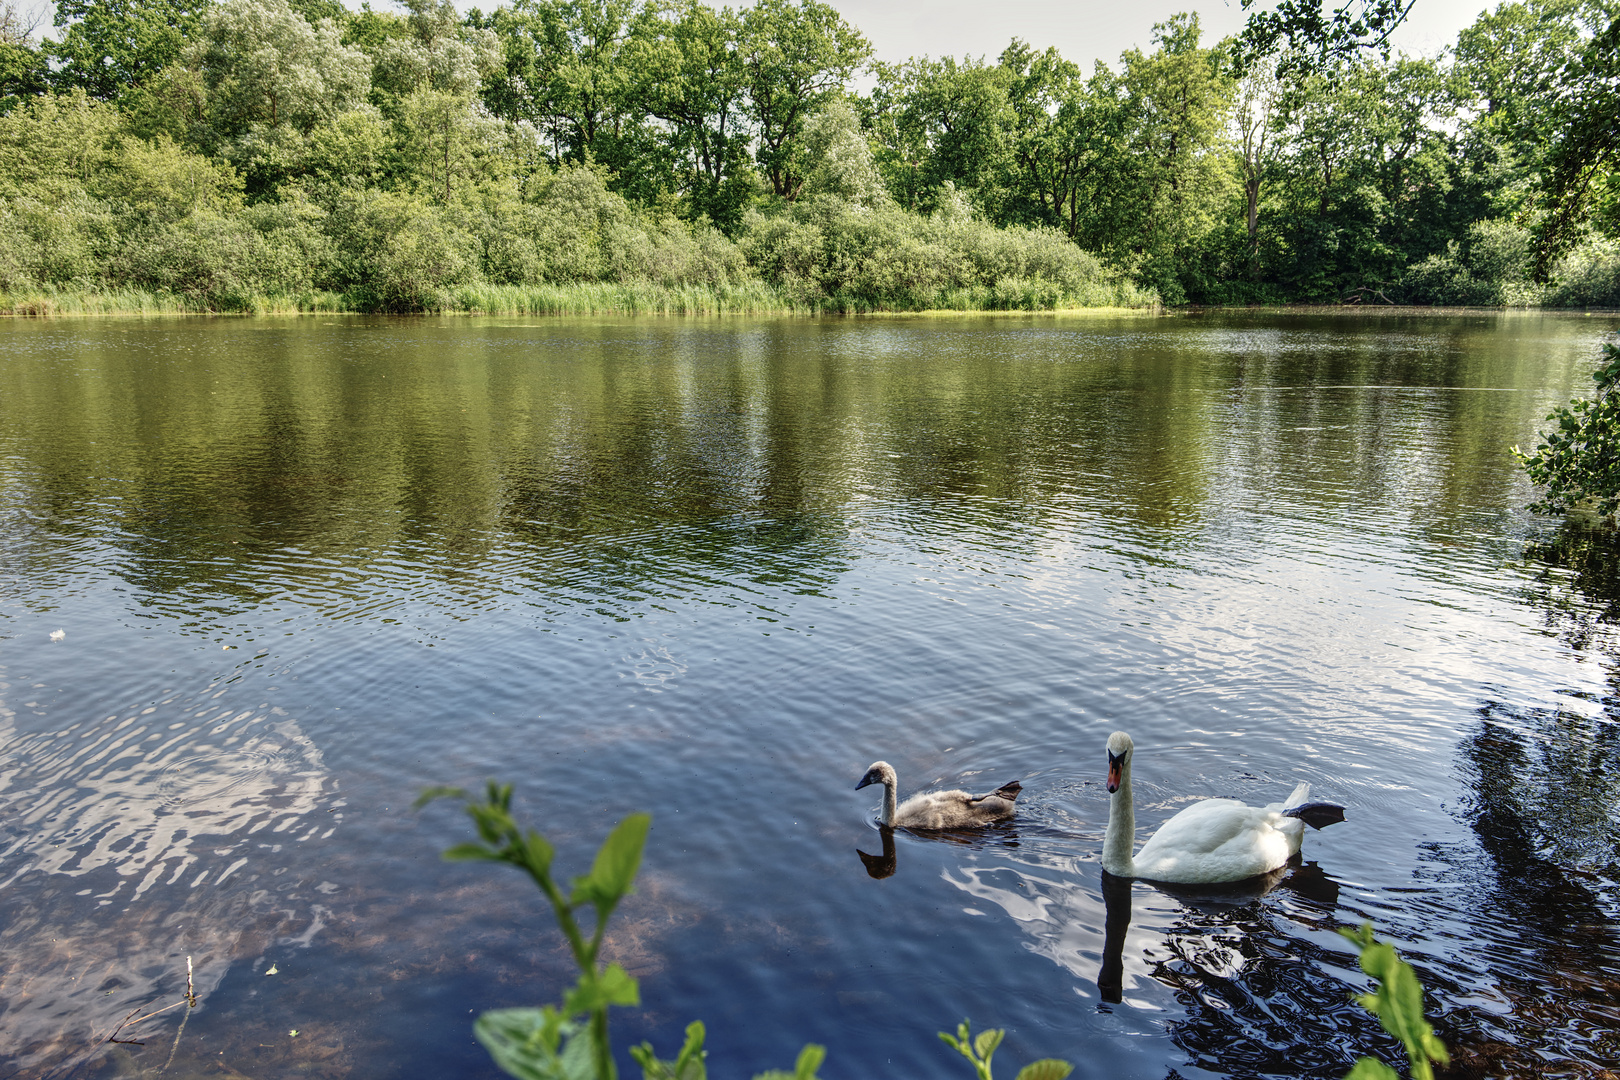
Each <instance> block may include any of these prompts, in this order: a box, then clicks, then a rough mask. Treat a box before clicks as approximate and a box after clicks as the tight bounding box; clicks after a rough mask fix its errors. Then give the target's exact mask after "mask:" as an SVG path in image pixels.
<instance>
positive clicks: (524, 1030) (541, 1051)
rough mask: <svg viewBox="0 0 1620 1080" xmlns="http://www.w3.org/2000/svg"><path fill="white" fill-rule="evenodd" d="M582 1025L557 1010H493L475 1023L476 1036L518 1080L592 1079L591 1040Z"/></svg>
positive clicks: (496, 1060)
mask: <svg viewBox="0 0 1620 1080" xmlns="http://www.w3.org/2000/svg"><path fill="white" fill-rule="evenodd" d="M584 1032H585V1029H584V1026H583V1025H580V1024H574V1023H570V1022H568V1021H566V1020H564V1019H563V1018H562V1015H561V1014H560V1013H558V1012H557V1011H556V1010H555V1009H552V1008H550V1007H549V1006H548V1007H546V1008H540V1009H492V1010H490V1011H489V1012H486V1013H484V1014H483V1015H482V1016H480V1017H479V1018H478V1019H477V1021H476V1022H475V1023H474V1024H473V1035H474V1037H476V1038H477V1039H478V1041H479V1042H480V1043H482V1044H483V1046H484V1049H485V1050H488V1051H489V1056H490V1057H492V1058H494V1059H495V1064H497V1065H499V1066H500V1067H501V1068H502V1069H503V1070H504V1071H505V1072H507V1073H508V1074H510V1075H512V1076H515V1077H517V1078H518V1080H593V1077H594V1072H595V1071H594V1069H593V1068H592V1065H591V1042H590V1039H589V1037H587V1036H586V1035H585V1033H584Z"/></svg>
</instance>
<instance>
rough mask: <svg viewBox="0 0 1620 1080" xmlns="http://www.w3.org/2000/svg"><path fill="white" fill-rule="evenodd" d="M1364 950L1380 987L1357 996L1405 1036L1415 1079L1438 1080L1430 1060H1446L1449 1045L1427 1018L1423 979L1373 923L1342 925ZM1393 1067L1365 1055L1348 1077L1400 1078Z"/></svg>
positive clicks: (1395, 1032)
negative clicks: (1351, 927)
mask: <svg viewBox="0 0 1620 1080" xmlns="http://www.w3.org/2000/svg"><path fill="white" fill-rule="evenodd" d="M1339 933H1341V934H1343V935H1344V936H1345V937H1346V938H1348V939H1349V941H1350V943H1351V944H1353V945H1355V947H1356V948H1357V950H1359V951H1360V953H1361V970H1362V971H1365V972H1366V973H1367V974H1368V975H1371V976H1372V977H1373V978H1374V979H1377V980H1378V989H1377V990H1375V991H1374V992H1373V993H1371V994H1357V995H1356V996H1355V1000H1356V1001H1357V1003H1359V1004H1360V1005H1361V1006H1362V1007H1363V1008H1365V1009H1367V1010H1368V1011H1369V1012H1371V1013H1372V1014H1373V1015H1374V1016H1376V1017H1378V1022H1379V1023H1381V1024H1383V1025H1384V1030H1385V1031H1387V1032H1389V1033H1390V1034H1391V1035H1393V1036H1395V1037H1396V1038H1397V1039H1399V1040H1401V1045H1402V1046H1404V1047H1406V1057H1407V1060H1408V1062H1410V1065H1411V1072H1412V1080H1434V1069H1433V1067H1432V1066H1431V1065H1430V1064H1429V1063H1430V1062H1431V1061H1438V1062H1439V1063H1440V1064H1442V1065H1445V1064H1447V1063H1449V1062H1450V1061H1451V1056H1450V1055H1449V1054H1447V1053H1446V1044H1445V1043H1443V1042H1441V1041H1440V1039H1439V1038H1438V1037H1437V1036H1436V1035H1435V1033H1434V1028H1432V1027H1430V1026H1429V1022H1428V1021H1427V1020H1425V1019H1424V1018H1423V984H1422V983H1420V982H1418V977H1417V972H1416V971H1413V970H1412V965H1411V964H1408V963H1407V962H1406V961H1405V960H1402V959H1401V958H1400V957H1399V956H1398V955H1396V953H1395V946H1393V945H1391V944H1389V943H1388V942H1386V941H1379V940H1377V939H1376V938H1374V937H1373V929H1372V924H1371V923H1362V924H1361V928H1360V929H1359V930H1345V929H1342V928H1341V929H1340V930H1339ZM1399 1075H1400V1074H1398V1073H1397V1072H1396V1071H1395V1070H1394V1069H1392V1068H1390V1067H1389V1066H1388V1065H1385V1064H1384V1063H1383V1062H1382V1061H1379V1060H1378V1059H1376V1058H1370V1057H1363V1058H1359V1059H1357V1061H1356V1064H1355V1067H1354V1068H1352V1069H1351V1070H1350V1072H1349V1073H1348V1074H1347V1075H1346V1076H1345V1078H1344V1080H1399Z"/></svg>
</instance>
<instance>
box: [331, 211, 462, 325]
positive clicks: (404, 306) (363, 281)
mask: <svg viewBox="0 0 1620 1080" xmlns="http://www.w3.org/2000/svg"><path fill="white" fill-rule="evenodd" d="M329 222H330V224H329V231H330V235H331V237H332V242H333V246H334V248H335V249H336V250H337V252H338V253H339V254H338V256H337V258H336V259H335V267H334V274H333V284H334V286H335V287H336V288H337V289H339V290H340V291H344V292H347V293H349V294H350V295H352V296H353V297H354V298H355V300H356V302H357V304H358V306H360V307H362V308H369V309H381V310H386V311H421V310H424V309H431V308H442V307H445V306H446V305H445V304H444V303H443V297H444V295H445V292H446V290H448V289H450V288H452V287H454V286H456V285H461V284H463V283H467V282H472V281H476V280H478V278H479V273H478V262H479V251H478V243H477V241H476V239H475V238H474V237H473V236H471V235H470V234H469V233H467V232H466V231H465V230H463V229H461V228H459V227H458V226H457V224H456V223H455V222H453V221H452V220H450V219H449V217H448V215H446V214H445V213H444V212H442V211H440V210H439V209H438V208H437V207H434V206H432V205H430V204H428V203H426V202H423V201H421V200H420V199H418V198H415V197H412V196H408V195H399V194H396V193H394V192H390V191H376V190H346V191H344V192H343V193H342V194H341V196H340V197H339V198H338V199H337V200H336V201H335V205H334V206H333V208H332V210H331V215H330V218H329Z"/></svg>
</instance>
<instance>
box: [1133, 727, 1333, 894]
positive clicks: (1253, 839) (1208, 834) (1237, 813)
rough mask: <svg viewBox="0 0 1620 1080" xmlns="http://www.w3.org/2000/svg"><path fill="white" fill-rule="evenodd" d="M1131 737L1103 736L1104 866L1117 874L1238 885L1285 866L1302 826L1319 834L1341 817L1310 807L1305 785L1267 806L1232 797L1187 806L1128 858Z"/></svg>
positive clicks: (1322, 806)
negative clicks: (1105, 775) (1105, 793)
mask: <svg viewBox="0 0 1620 1080" xmlns="http://www.w3.org/2000/svg"><path fill="white" fill-rule="evenodd" d="M1133 756H1135V751H1134V749H1133V747H1132V744H1131V737H1130V736H1129V735H1127V734H1125V733H1124V732H1123V731H1116V732H1114V733H1113V734H1112V735H1110V736H1108V790H1109V792H1110V793H1111V796H1112V797H1111V798H1110V799H1109V803H1108V834H1107V837H1106V838H1105V839H1104V840H1103V857H1102V863H1103V869H1104V870H1107V871H1108V872H1109V873H1110V874H1113V875H1115V876H1116V877H1135V878H1146V879H1147V880H1149V881H1167V882H1173V883H1180V884H1184V885H1204V884H1210V883H1214V882H1221V881H1242V880H1243V879H1244V878H1251V877H1254V876H1256V875H1257V874H1265V873H1269V872H1270V871H1272V870H1275V869H1277V868H1278V867H1280V866H1283V865H1284V864H1285V863H1287V862H1288V860H1289V859H1291V858H1293V857H1294V855H1295V854H1297V853H1298V851H1299V844H1300V841H1301V840H1302V839H1304V836H1305V826H1306V825H1309V826H1311V828H1313V829H1320V828H1323V827H1324V826H1327V825H1331V824H1333V823H1334V822H1335V821H1343V820H1344V807H1342V806H1335V805H1333V804H1332V803H1311V802H1306V801H1305V800H1306V799H1308V798H1310V795H1311V785H1309V784H1301V785H1299V786H1298V787H1296V788H1295V789H1294V792H1293V794H1292V795H1289V796H1288V798H1287V799H1286V800H1285V801H1283V802H1280V803H1272V804H1271V805H1270V806H1264V807H1261V806H1245V805H1244V804H1243V803H1240V802H1238V801H1237V800H1236V799H1205V800H1203V801H1202V802H1196V803H1193V804H1192V805H1191V806H1189V807H1187V808H1186V809H1184V810H1182V811H1181V812H1180V813H1178V814H1177V815H1176V816H1175V817H1173V818H1171V819H1170V820H1169V821H1167V822H1165V823H1164V824H1163V825H1161V826H1159V831H1158V832H1156V833H1154V834H1153V836H1152V838H1151V839H1150V840H1148V842H1147V843H1145V844H1143V845H1142V850H1141V851H1139V852H1137V853H1136V857H1135V858H1134V859H1133V858H1132V857H1131V847H1132V845H1133V844H1134V843H1135V842H1136V813H1135V810H1134V809H1133V807H1132V805H1131V758H1132V757H1133Z"/></svg>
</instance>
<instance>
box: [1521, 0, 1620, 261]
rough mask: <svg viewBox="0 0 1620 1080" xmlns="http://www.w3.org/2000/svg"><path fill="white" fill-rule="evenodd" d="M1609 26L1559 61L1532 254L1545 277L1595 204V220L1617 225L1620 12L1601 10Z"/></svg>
mask: <svg viewBox="0 0 1620 1080" xmlns="http://www.w3.org/2000/svg"><path fill="white" fill-rule="evenodd" d="M1603 14H1605V15H1607V16H1608V19H1609V22H1608V25H1607V26H1605V27H1603V28H1602V29H1601V30H1600V31H1599V32H1597V33H1596V34H1594V35H1593V37H1592V38H1591V39H1590V40H1589V41H1587V42H1586V43H1585V45H1584V46H1583V47H1582V48H1581V49H1580V50H1579V51H1578V52H1577V53H1576V55H1575V56H1574V57H1573V58H1572V59H1571V60H1570V61H1569V63H1567V64H1566V65H1565V66H1564V69H1563V71H1562V72H1561V73H1560V76H1559V80H1558V82H1559V87H1558V92H1557V94H1556V97H1555V103H1554V105H1553V110H1552V111H1553V127H1554V129H1555V131H1556V132H1557V134H1556V135H1555V137H1554V141H1553V144H1552V147H1551V149H1550V150H1549V152H1548V154H1547V163H1546V166H1545V167H1544V179H1543V186H1544V188H1545V190H1546V203H1547V212H1546V217H1545V218H1544V219H1543V223H1542V236H1541V242H1540V245H1539V248H1540V250H1539V252H1538V256H1537V276H1538V277H1540V278H1543V279H1545V277H1546V276H1547V273H1548V270H1549V269H1550V267H1551V266H1552V264H1553V261H1554V260H1555V259H1556V258H1557V257H1558V256H1560V255H1562V254H1564V253H1565V252H1566V251H1568V250H1569V249H1570V248H1571V247H1573V246H1574V244H1575V242H1576V240H1577V239H1578V237H1579V231H1580V228H1581V226H1582V225H1583V224H1584V223H1585V221H1586V219H1587V218H1588V215H1589V213H1590V212H1591V211H1592V210H1593V209H1594V208H1596V209H1599V210H1606V211H1607V212H1605V213H1602V214H1601V215H1600V217H1599V219H1598V220H1599V221H1600V222H1604V223H1609V224H1610V225H1611V227H1613V226H1614V225H1620V221H1617V220H1616V217H1615V215H1614V213H1613V210H1614V198H1615V192H1616V187H1615V183H1614V173H1615V172H1616V171H1620V12H1617V11H1613V10H1609V11H1605V12H1603Z"/></svg>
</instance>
